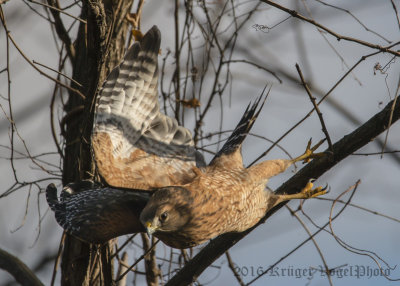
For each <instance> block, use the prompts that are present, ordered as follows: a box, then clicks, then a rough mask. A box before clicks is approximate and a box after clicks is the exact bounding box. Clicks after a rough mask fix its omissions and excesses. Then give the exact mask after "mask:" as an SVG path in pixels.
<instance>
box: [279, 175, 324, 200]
mask: <svg viewBox="0 0 400 286" xmlns="http://www.w3.org/2000/svg"><path fill="white" fill-rule="evenodd" d="M314 182H315V179H310V180H309V181H308V183H307V184H306V186H305V187H304V188H303V189H302V190H301V191H300V192H299V193H296V194H285V195H279V202H283V201H289V200H293V199H304V200H305V199H311V198H316V197H319V196H322V195H325V194H326V193H327V189H328V185H326V186H325V187H321V186H319V187H316V188H315V189H313V186H314V184H313V183H314Z"/></svg>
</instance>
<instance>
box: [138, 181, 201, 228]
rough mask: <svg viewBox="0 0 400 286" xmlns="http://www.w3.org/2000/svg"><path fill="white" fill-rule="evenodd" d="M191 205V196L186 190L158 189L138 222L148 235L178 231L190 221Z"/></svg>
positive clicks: (179, 188)
mask: <svg viewBox="0 0 400 286" xmlns="http://www.w3.org/2000/svg"><path fill="white" fill-rule="evenodd" d="M192 203H193V195H192V193H191V192H190V191H189V190H188V189H185V188H183V187H166V188H162V189H159V190H157V191H156V192H155V193H154V194H153V195H152V197H151V198H150V200H149V202H148V203H147V205H146V207H145V208H144V209H143V211H142V213H141V214H140V221H141V223H142V224H143V225H144V227H145V228H146V230H147V233H148V234H153V233H157V232H175V231H179V230H180V229H181V228H182V227H184V226H185V225H186V224H187V223H188V222H189V221H190V220H191V217H192V214H191V211H190V210H191V204H192Z"/></svg>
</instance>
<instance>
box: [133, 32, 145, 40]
mask: <svg viewBox="0 0 400 286" xmlns="http://www.w3.org/2000/svg"><path fill="white" fill-rule="evenodd" d="M132 35H133V37H134V38H135V41H136V42H140V41H141V40H142V39H143V34H142V32H140V30H135V29H132Z"/></svg>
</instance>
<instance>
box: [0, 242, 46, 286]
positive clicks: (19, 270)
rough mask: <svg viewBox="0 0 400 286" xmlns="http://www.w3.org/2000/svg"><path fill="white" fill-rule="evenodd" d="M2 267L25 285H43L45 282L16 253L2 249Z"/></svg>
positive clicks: (0, 266) (0, 263)
mask: <svg viewBox="0 0 400 286" xmlns="http://www.w3.org/2000/svg"><path fill="white" fill-rule="evenodd" d="M0 268H1V269H4V270H5V271H7V272H8V273H10V274H11V275H12V276H14V278H15V280H17V282H19V283H20V284H21V285H24V286H43V285H44V284H43V283H42V282H41V281H40V280H39V278H37V277H36V275H35V274H34V273H33V272H32V270H30V269H29V268H28V266H26V264H25V263H23V262H22V261H21V260H19V259H18V258H17V257H15V256H14V255H11V254H10V253H8V252H6V251H4V250H2V249H0Z"/></svg>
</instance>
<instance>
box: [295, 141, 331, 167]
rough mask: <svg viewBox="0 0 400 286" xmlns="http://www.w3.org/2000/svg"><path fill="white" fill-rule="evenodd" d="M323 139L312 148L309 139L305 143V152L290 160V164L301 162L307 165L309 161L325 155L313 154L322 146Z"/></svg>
mask: <svg viewBox="0 0 400 286" xmlns="http://www.w3.org/2000/svg"><path fill="white" fill-rule="evenodd" d="M324 141H325V139H322V140H321V141H319V142H318V143H317V144H315V145H314V146H313V147H311V143H312V139H310V140H309V141H308V143H307V148H306V151H305V152H304V154H303V155H301V156H299V157H297V158H294V159H293V160H292V163H296V162H299V161H303V163H308V162H310V160H311V159H314V158H319V157H322V156H324V155H325V153H323V152H321V153H314V151H315V150H317V149H318V147H319V146H321V145H322V143H324Z"/></svg>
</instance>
